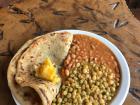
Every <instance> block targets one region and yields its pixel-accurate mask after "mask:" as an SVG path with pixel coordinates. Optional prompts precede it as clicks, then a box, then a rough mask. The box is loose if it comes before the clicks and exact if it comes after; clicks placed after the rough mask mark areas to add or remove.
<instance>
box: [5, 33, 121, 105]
mask: <svg viewBox="0 0 140 105" xmlns="http://www.w3.org/2000/svg"><path fill="white" fill-rule="evenodd" d="M119 69H120V68H119V64H118V62H117V59H116V58H115V56H114V54H113V53H112V51H111V50H110V49H109V48H108V47H107V46H105V45H104V44H103V43H101V42H100V41H99V40H97V39H95V38H92V37H89V36H86V35H79V34H77V35H74V36H73V35H72V34H71V33H68V32H58V33H49V34H46V35H43V36H40V37H37V38H35V39H33V40H30V41H28V42H27V43H26V44H25V45H23V47H22V48H21V49H20V50H19V51H18V52H17V54H16V55H15V56H14V58H13V59H12V61H11V63H10V65H9V68H8V84H9V87H10V89H11V91H12V93H13V95H14V96H15V98H16V99H17V100H18V101H19V103H20V104H21V105H108V104H109V103H110V102H111V100H112V99H113V98H114V97H115V95H116V94H117V90H118V88H119V84H120V79H121V77H120V72H119Z"/></svg>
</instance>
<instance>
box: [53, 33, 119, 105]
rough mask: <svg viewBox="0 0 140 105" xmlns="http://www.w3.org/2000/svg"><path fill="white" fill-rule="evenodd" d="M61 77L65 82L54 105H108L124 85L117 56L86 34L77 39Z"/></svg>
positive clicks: (66, 60) (76, 36)
mask: <svg viewBox="0 0 140 105" xmlns="http://www.w3.org/2000/svg"><path fill="white" fill-rule="evenodd" d="M61 74H62V77H63V82H62V85H61V87H60V91H59V93H58V95H57V97H56V99H54V100H53V104H52V105H65V104H68V105H77V104H78V105H108V104H109V103H110V101H111V100H112V99H113V97H114V96H115V95H116V93H117V90H118V87H119V83H120V73H119V65H118V63H117V60H116V58H115V56H114V55H113V53H112V52H111V51H110V49H109V48H107V47H106V46H105V45H104V44H103V43H101V42H100V41H98V40H97V39H95V38H91V37H88V36H85V35H75V36H74V38H73V42H72V46H71V48H70V50H69V53H68V55H67V58H66V59H65V62H64V66H63V70H62V72H61Z"/></svg>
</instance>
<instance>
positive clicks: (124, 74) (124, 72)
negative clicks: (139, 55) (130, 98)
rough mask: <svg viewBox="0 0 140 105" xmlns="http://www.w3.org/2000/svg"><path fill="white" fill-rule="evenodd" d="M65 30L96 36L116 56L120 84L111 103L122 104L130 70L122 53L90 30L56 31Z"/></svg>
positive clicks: (126, 90)
mask: <svg viewBox="0 0 140 105" xmlns="http://www.w3.org/2000/svg"><path fill="white" fill-rule="evenodd" d="M66 31H67V32H71V33H72V34H83V35H88V36H91V37H93V38H96V39H98V40H99V41H101V42H102V43H104V44H105V45H106V46H107V47H108V48H110V50H111V51H112V52H113V53H114V55H115V56H116V58H117V60H118V62H119V65H120V72H121V84H120V89H119V90H118V93H117V95H116V96H115V98H114V99H113V100H112V102H111V105H122V104H123V102H124V100H125V99H126V96H127V94H128V91H129V86H130V72H129V67H128V64H127V62H126V59H125V58H124V56H123V55H122V53H121V52H120V50H119V49H118V48H117V47H116V46H115V45H114V44H112V43H111V42H110V41H108V40H107V39H105V38H103V37H101V36H99V35H97V34H94V33H91V32H87V31H82V30H60V31H56V32H66ZM13 98H14V100H15V102H16V104H17V105H20V104H19V103H18V102H17V100H16V99H15V97H14V96H13Z"/></svg>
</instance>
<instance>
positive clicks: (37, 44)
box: [8, 32, 73, 105]
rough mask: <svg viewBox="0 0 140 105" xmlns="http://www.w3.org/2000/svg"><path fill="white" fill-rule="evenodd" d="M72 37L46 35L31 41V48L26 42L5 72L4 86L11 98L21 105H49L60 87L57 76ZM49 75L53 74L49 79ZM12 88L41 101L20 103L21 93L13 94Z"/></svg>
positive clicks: (66, 35)
mask: <svg viewBox="0 0 140 105" xmlns="http://www.w3.org/2000/svg"><path fill="white" fill-rule="evenodd" d="M72 37H73V35H72V34H71V33H68V32H64V33H63V32H62V33H49V34H46V35H44V36H41V37H40V38H38V39H36V40H34V41H33V42H32V43H31V44H30V43H29V44H28V42H27V44H25V45H24V46H23V47H22V48H21V49H20V50H19V51H18V52H17V54H16V55H15V57H14V58H13V59H12V61H11V63H10V65H9V68H8V83H9V87H10V89H11V91H12V93H13V95H14V96H15V97H16V99H17V100H18V101H19V102H20V103H21V104H22V105H25V104H26V105H33V104H34V105H40V104H43V105H50V104H51V101H52V100H53V99H54V97H55V96H56V94H57V93H58V91H59V86H60V84H61V81H60V80H59V81H58V80H57V79H59V75H58V73H57V72H58V69H59V68H61V64H62V63H63V60H64V59H65V57H66V55H67V53H68V50H69V48H70V45H71V42H72ZM45 65H47V66H45ZM13 66H14V67H13ZM45 67H46V68H45ZM50 72H54V73H53V74H52V73H51V74H50V75H49V73H50ZM43 73H44V74H43ZM44 75H46V76H50V77H51V76H52V75H53V76H55V80H50V79H49V78H50V77H47V78H44ZM52 81H54V82H52ZM15 85H18V87H20V89H21V91H22V88H23V89H24V87H29V88H30V89H33V90H34V91H36V92H37V95H38V97H40V100H41V101H38V102H36V100H28V99H26V100H24V99H23V98H24V97H22V96H23V95H19V94H20V93H21V92H20V93H16V92H17V89H16V86H15ZM27 90H29V89H27ZM17 94H18V95H17ZM29 99H31V98H29ZM31 101H33V102H31ZM40 102H41V103H40Z"/></svg>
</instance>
